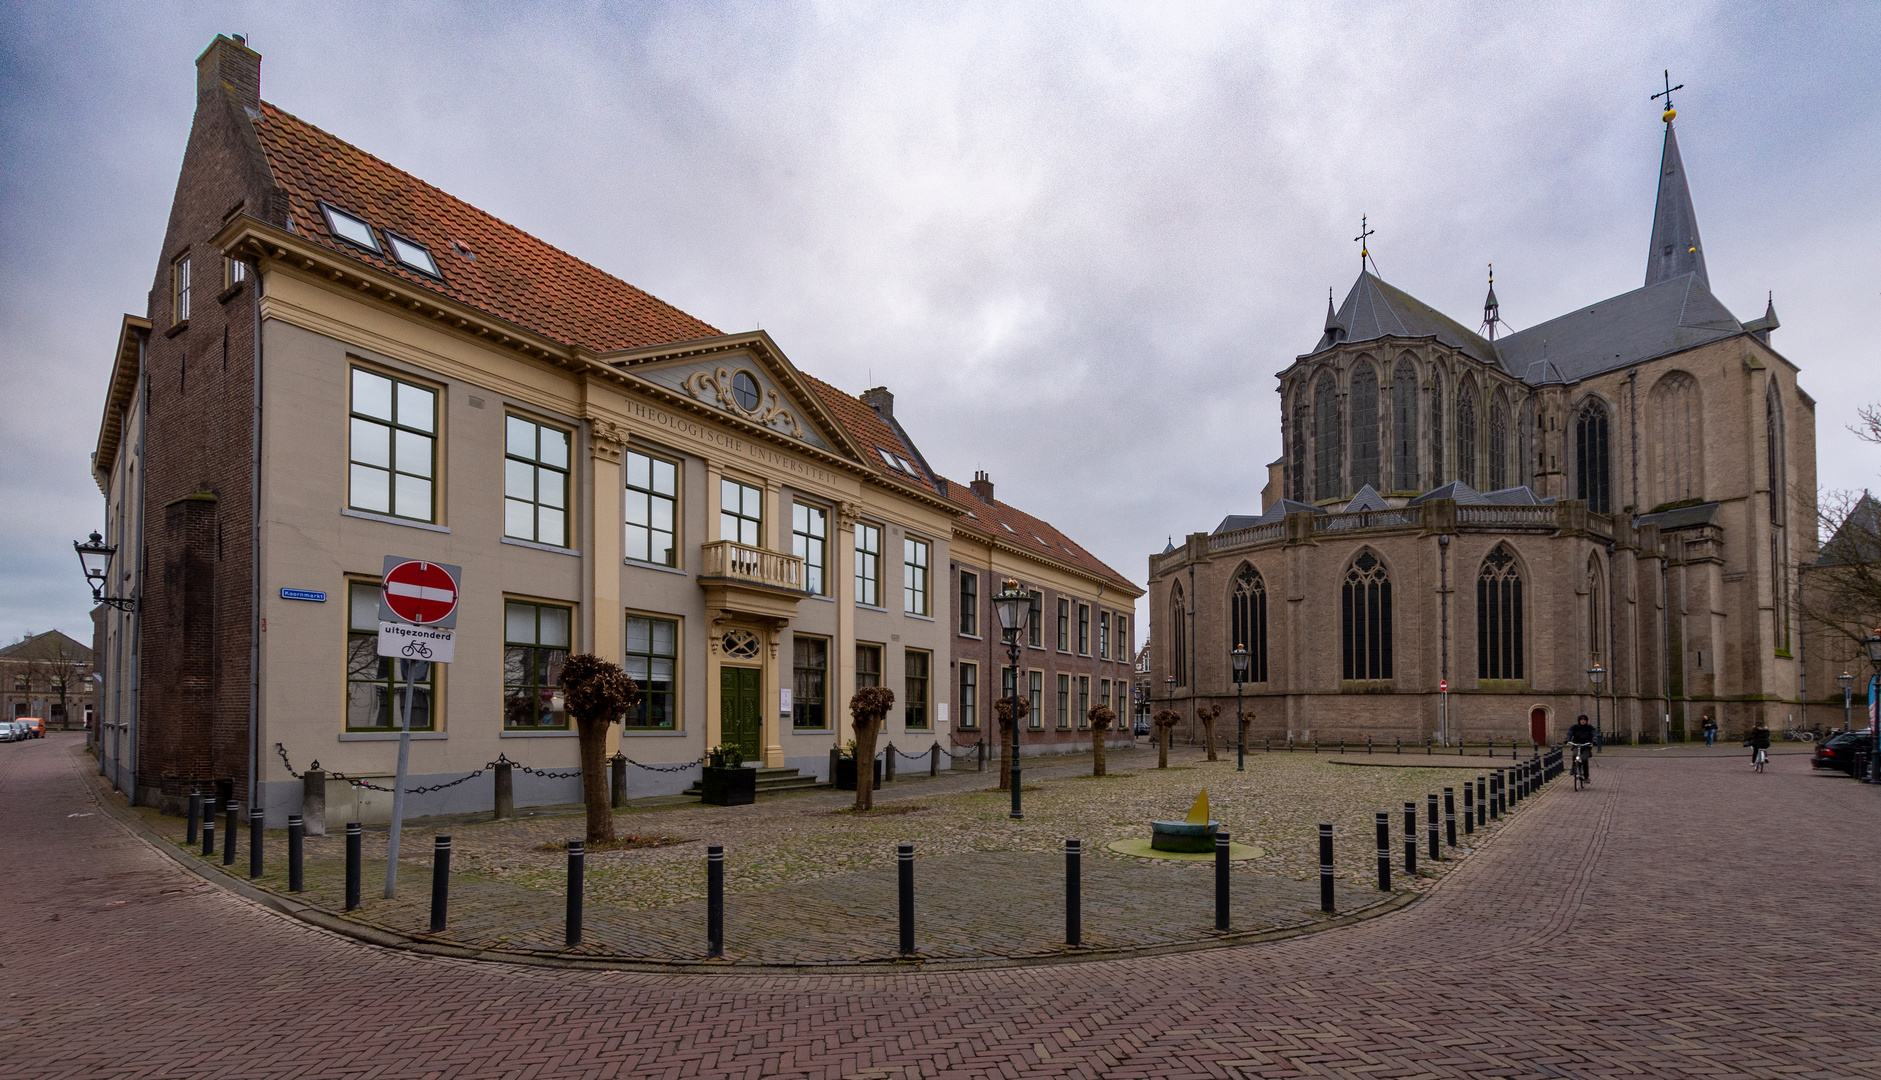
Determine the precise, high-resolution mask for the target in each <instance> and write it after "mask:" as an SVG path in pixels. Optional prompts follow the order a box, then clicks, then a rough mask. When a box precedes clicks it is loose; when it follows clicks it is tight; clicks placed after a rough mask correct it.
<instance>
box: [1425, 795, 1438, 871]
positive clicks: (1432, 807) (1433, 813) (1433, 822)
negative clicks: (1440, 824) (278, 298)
mask: <svg viewBox="0 0 1881 1080" xmlns="http://www.w3.org/2000/svg"><path fill="white" fill-rule="evenodd" d="M1429 800H1430V801H1429V802H1427V803H1425V804H1424V833H1425V835H1427V836H1429V837H1430V861H1431V862H1438V861H1440V860H1441V859H1442V858H1443V852H1442V851H1441V850H1439V849H1438V847H1437V793H1436V792H1434V791H1433V792H1431V793H1430V796H1429Z"/></svg>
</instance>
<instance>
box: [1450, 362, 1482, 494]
mask: <svg viewBox="0 0 1881 1080" xmlns="http://www.w3.org/2000/svg"><path fill="white" fill-rule="evenodd" d="M1475 399H1476V394H1475V388H1474V387H1471V386H1468V385H1465V386H1464V387H1463V389H1462V390H1461V391H1459V392H1458V393H1457V399H1456V478H1457V479H1458V480H1461V481H1463V482H1464V483H1466V484H1468V485H1469V486H1471V487H1475V486H1476V485H1477V484H1478V483H1479V482H1480V481H1478V480H1477V478H1476V400H1475Z"/></svg>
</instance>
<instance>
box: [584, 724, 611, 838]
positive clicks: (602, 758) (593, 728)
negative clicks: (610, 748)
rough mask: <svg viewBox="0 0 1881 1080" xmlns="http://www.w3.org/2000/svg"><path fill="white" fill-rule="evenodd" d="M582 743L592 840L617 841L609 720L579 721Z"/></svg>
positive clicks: (585, 804)
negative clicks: (609, 778)
mask: <svg viewBox="0 0 1881 1080" xmlns="http://www.w3.org/2000/svg"><path fill="white" fill-rule="evenodd" d="M575 726H576V733H577V737H578V739H579V742H580V744H581V801H582V805H583V806H584V807H585V808H586V809H587V811H588V843H590V844H607V843H612V842H613V840H614V808H613V806H611V805H609V802H608V790H607V728H608V725H607V724H606V723H596V722H593V721H583V720H577V721H576V725H575Z"/></svg>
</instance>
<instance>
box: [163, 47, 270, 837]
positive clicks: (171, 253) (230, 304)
mask: <svg viewBox="0 0 1881 1080" xmlns="http://www.w3.org/2000/svg"><path fill="white" fill-rule="evenodd" d="M197 66H198V83H199V85H198V90H199V95H198V99H197V107H196V116H195V120H194V122H193V124H192V125H191V129H190V134H189V142H188V146H187V149H186V150H185V153H184V156H183V166H182V170H181V173H180V175H179V177H178V179H177V186H176V196H175V199H174V201H173V203H172V205H171V210H170V221H169V226H168V229H167V230H166V232H165V236H164V243H163V249H162V251H161V252H160V253H159V257H158V261H157V267H156V273H155V277H154V279H153V281H152V285H151V291H150V303H149V316H150V319H151V321H152V323H153V330H152V333H151V337H150V345H149V349H148V352H147V354H146V357H145V363H146V365H147V367H148V373H149V379H150V402H149V409H150V411H149V425H148V428H147V431H146V436H145V446H146V452H147V465H146V469H147V472H146V476H145V483H146V485H147V489H146V490H147V503H146V505H147V506H148V507H149V508H150V509H149V513H150V515H151V520H150V521H149V523H148V525H147V528H146V533H145V536H146V547H145V551H144V553H143V557H144V568H145V570H146V572H147V577H146V591H145V598H144V603H145V608H144V610H145V618H144V620H143V623H142V628H141V632H142V634H143V641H142V649H143V652H144V655H145V656H146V657H147V660H146V663H145V666H144V668H143V680H142V681H143V711H142V716H143V723H142V725H141V728H140V739H141V746H140V752H139V754H138V758H137V766H138V776H137V789H138V799H139V801H140V802H145V803H147V804H151V805H157V806H160V807H165V808H169V809H174V808H175V807H176V806H177V805H179V803H180V800H183V799H186V798H187V795H188V791H189V789H190V788H191V787H192V786H194V785H196V784H199V783H203V782H207V781H211V780H217V781H226V782H230V783H232V785H233V789H234V791H235V792H236V793H237V797H240V798H245V795H244V794H243V793H245V791H246V788H247V783H248V757H249V747H248V720H249V708H250V706H249V679H250V649H251V645H252V640H251V639H252V622H251V619H252V616H253V612H254V598H253V595H252V593H253V587H254V586H253V582H254V575H253V558H252V554H253V547H252V536H253V513H252V506H253V495H254V492H253V489H252V473H251V469H250V461H251V453H252V442H253V436H254V423H255V419H254V386H255V383H254V380H255V339H254V326H255V304H256V297H255V291H256V284H257V282H256V280H255V279H254V277H253V275H252V274H251V275H250V277H249V279H248V280H246V281H242V282H239V283H237V284H235V285H233V286H230V287H227V288H225V287H224V275H225V268H224V263H223V256H222V253H221V252H220V251H219V250H217V249H216V248H214V247H213V246H211V245H210V244H209V243H208V240H209V238H210V237H211V236H213V235H214V234H215V233H216V232H217V231H218V230H220V229H221V228H222V226H223V225H224V223H225V222H227V221H228V219H229V218H231V217H233V216H234V215H236V214H238V213H245V214H249V215H252V216H255V217H259V218H264V219H267V220H278V219H279V218H280V217H281V215H280V214H279V213H278V212H277V211H278V204H279V198H280V196H279V192H278V189H276V188H274V186H273V184H272V182H271V180H270V179H269V177H268V175H267V172H266V169H265V167H264V166H262V165H261V164H260V162H261V158H260V156H259V149H258V144H257V142H256V140H255V136H254V132H253V128H252V126H251V125H250V121H249V116H248V113H247V110H248V109H250V108H253V107H255V106H256V105H257V104H258V101H259V98H258V95H259V79H260V57H259V56H258V55H257V54H255V53H253V52H250V51H249V50H247V49H246V48H244V47H242V46H241V45H239V44H237V43H235V42H233V41H230V40H229V39H227V38H217V39H216V41H215V42H214V43H213V44H212V45H211V46H210V47H209V49H208V50H207V51H206V52H204V54H203V56H202V57H201V58H200V59H199V60H198V61H197ZM185 254H187V255H188V256H189V258H190V261H191V289H190V294H191V295H190V307H189V318H188V319H187V321H186V322H185V321H182V320H179V319H178V318H177V312H176V310H175V306H176V305H175V293H174V282H173V280H172V274H173V272H174V268H175V266H176V262H177V260H178V259H179V258H180V257H182V256H184V255H185Z"/></svg>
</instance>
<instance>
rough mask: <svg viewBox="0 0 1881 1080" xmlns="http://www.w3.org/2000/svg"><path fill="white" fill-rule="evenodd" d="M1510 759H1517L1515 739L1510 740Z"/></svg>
mask: <svg viewBox="0 0 1881 1080" xmlns="http://www.w3.org/2000/svg"><path fill="white" fill-rule="evenodd" d="M1509 760H1510V761H1514V760H1515V740H1514V739H1510V740H1509Z"/></svg>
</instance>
